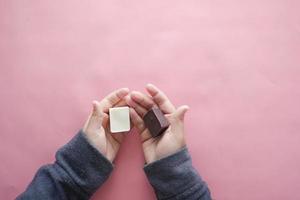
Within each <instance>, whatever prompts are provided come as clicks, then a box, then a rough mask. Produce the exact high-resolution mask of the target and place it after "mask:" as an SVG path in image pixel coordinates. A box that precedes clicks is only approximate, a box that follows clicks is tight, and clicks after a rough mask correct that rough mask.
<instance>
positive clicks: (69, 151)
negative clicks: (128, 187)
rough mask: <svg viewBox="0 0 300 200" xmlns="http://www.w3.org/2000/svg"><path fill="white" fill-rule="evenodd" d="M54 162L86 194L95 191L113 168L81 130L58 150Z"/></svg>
mask: <svg viewBox="0 0 300 200" xmlns="http://www.w3.org/2000/svg"><path fill="white" fill-rule="evenodd" d="M56 164H58V165H59V166H60V167H62V168H64V169H65V171H66V172H68V174H69V176H70V177H71V178H72V179H73V181H74V182H75V183H76V185H77V186H78V187H80V188H81V189H82V190H84V191H85V192H86V193H87V194H92V193H93V192H95V191H96V190H97V189H98V188H99V187H100V186H101V185H102V184H103V183H104V182H105V180H106V179H107V178H108V177H109V175H110V173H111V172H112V170H113V165H112V163H111V162H110V161H109V160H108V159H107V158H105V157H104V156H103V155H102V154H101V153H100V152H99V151H98V150H97V149H95V148H94V147H93V146H92V145H91V144H90V143H89V142H88V140H87V138H86V137H85V135H84V133H83V132H82V131H81V130H80V131H79V133H78V134H77V135H76V136H75V137H74V138H73V139H72V140H71V141H70V142H68V143H67V144H66V145H64V146H63V147H62V148H60V149H59V150H58V152H57V153H56Z"/></svg>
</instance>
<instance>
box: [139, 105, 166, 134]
mask: <svg viewBox="0 0 300 200" xmlns="http://www.w3.org/2000/svg"><path fill="white" fill-rule="evenodd" d="M143 120H144V122H145V125H146V127H147V128H148V129H149V131H150V133H151V135H152V137H157V136H159V135H161V134H162V133H163V132H165V130H166V129H167V128H168V127H169V125H170V123H169V121H168V120H167V118H166V117H165V115H164V114H163V113H162V112H161V110H160V109H158V108H152V109H150V110H149V111H148V112H147V113H146V114H145V116H144V117H143Z"/></svg>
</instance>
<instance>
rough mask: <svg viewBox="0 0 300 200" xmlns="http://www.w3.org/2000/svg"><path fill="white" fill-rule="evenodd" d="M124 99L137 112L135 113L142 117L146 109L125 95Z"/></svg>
mask: <svg viewBox="0 0 300 200" xmlns="http://www.w3.org/2000/svg"><path fill="white" fill-rule="evenodd" d="M125 101H126V103H127V104H128V105H129V106H130V107H131V108H133V109H134V110H135V111H136V112H137V114H139V116H140V117H143V116H144V115H145V114H146V113H147V109H145V108H144V107H143V106H141V105H139V104H138V103H136V102H135V101H133V100H132V99H131V98H130V97H128V96H127V97H125Z"/></svg>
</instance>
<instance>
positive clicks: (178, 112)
mask: <svg viewBox="0 0 300 200" xmlns="http://www.w3.org/2000/svg"><path fill="white" fill-rule="evenodd" d="M189 109H190V108H189V107H188V106H187V105H184V106H180V107H179V108H177V110H176V111H175V113H174V118H175V119H177V120H179V121H181V122H183V121H184V116H185V113H186V112H187V111H188V110H189Z"/></svg>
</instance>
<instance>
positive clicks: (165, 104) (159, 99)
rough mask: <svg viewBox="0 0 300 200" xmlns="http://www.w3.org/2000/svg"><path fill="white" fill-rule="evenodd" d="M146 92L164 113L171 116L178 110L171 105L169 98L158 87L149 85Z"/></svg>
mask: <svg viewBox="0 0 300 200" xmlns="http://www.w3.org/2000/svg"><path fill="white" fill-rule="evenodd" d="M146 90H147V92H148V93H149V94H150V95H151V96H152V98H153V100H154V102H155V103H156V104H157V105H158V107H159V108H160V109H161V110H162V111H163V112H164V113H166V114H170V113H172V112H174V111H175V110H176V109H175V106H174V105H173V104H172V103H171V101H170V100H169V99H168V97H167V96H166V95H165V94H164V93H163V92H162V91H161V90H160V89H158V88H157V87H156V86H154V85H152V84H147V86H146Z"/></svg>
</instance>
